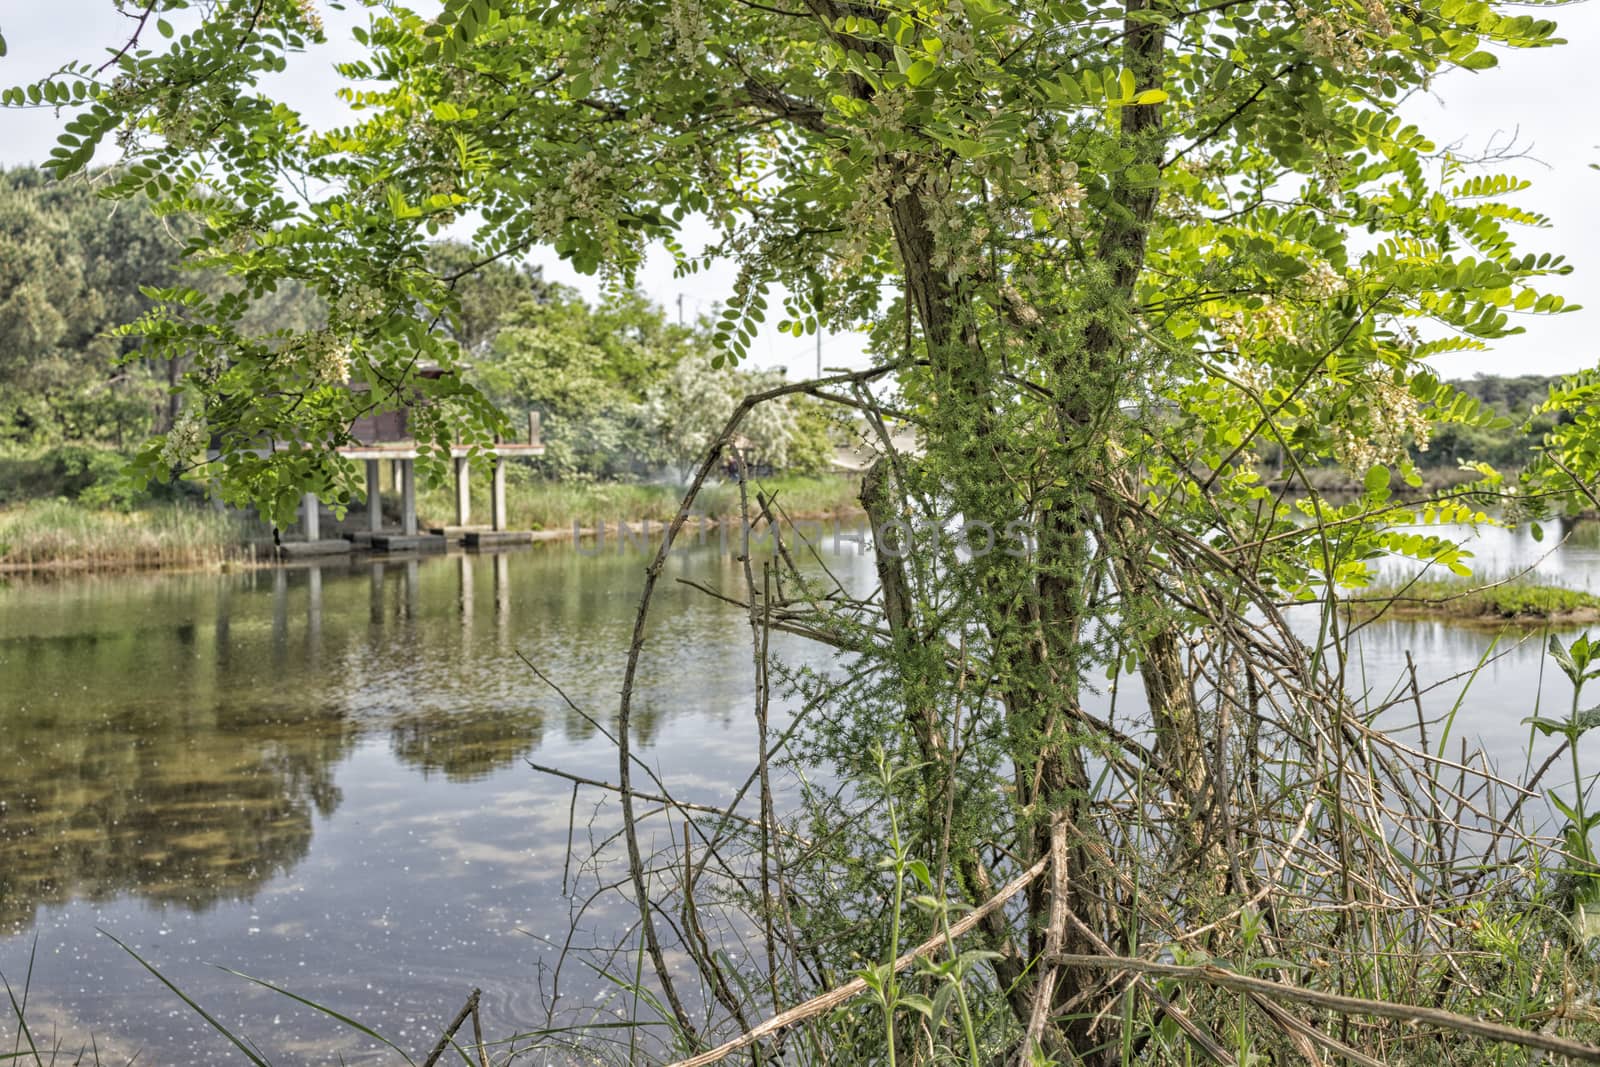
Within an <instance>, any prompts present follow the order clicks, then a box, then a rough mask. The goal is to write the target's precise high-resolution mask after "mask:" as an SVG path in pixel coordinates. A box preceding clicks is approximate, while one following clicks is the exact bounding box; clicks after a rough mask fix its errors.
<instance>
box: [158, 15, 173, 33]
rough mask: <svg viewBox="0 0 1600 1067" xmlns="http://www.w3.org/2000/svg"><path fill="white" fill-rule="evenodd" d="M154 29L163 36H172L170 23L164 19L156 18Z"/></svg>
mask: <svg viewBox="0 0 1600 1067" xmlns="http://www.w3.org/2000/svg"><path fill="white" fill-rule="evenodd" d="M156 31H157V32H158V33H160V34H161V36H163V37H171V36H172V23H170V22H168V21H167V20H166V19H156Z"/></svg>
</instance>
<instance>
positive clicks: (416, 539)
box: [372, 533, 448, 552]
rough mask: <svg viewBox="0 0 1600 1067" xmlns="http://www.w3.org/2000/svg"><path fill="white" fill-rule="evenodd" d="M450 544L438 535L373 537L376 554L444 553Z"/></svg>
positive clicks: (382, 535) (381, 534) (377, 535)
mask: <svg viewBox="0 0 1600 1067" xmlns="http://www.w3.org/2000/svg"><path fill="white" fill-rule="evenodd" d="M447 547H448V542H447V541H445V539H444V538H443V537H440V536H439V535H438V534H399V533H379V534H373V535H372V548H373V551H375V552H443V551H444V550H445V549H446V548H447Z"/></svg>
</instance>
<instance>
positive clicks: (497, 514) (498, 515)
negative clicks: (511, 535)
mask: <svg viewBox="0 0 1600 1067" xmlns="http://www.w3.org/2000/svg"><path fill="white" fill-rule="evenodd" d="M493 486H494V488H493V491H492V492H491V493H490V494H489V510H490V512H492V513H493V521H494V528H495V529H496V530H504V529H505V528H506V459H505V457H504V456H496V457H494V482H493Z"/></svg>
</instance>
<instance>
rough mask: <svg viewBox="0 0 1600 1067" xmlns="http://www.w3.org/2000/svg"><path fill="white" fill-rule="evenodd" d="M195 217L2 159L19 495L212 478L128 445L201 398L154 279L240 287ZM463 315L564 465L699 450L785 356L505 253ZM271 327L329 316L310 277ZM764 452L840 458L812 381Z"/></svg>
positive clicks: (756, 450) (451, 248) (500, 378)
mask: <svg viewBox="0 0 1600 1067" xmlns="http://www.w3.org/2000/svg"><path fill="white" fill-rule="evenodd" d="M175 227H181V223H178V222H173V221H169V220H157V219H156V218H155V217H154V216H153V215H152V214H151V213H150V212H149V211H147V210H145V209H144V208H143V206H142V205H139V204H124V205H118V206H116V207H115V209H114V210H113V205H111V204H109V203H108V202H106V201H104V200H101V199H100V198H99V197H98V196H97V194H96V192H95V181H94V180H77V181H72V182H65V183H62V182H53V181H50V180H48V179H47V178H46V177H45V176H44V175H43V173H42V172H40V171H38V170H35V169H32V168H18V169H13V170H0V508H3V507H7V506H11V505H15V504H17V503H19V502H21V501H26V500H39V499H49V500H55V499H65V500H69V501H74V502H77V503H80V504H83V505H86V506H89V507H94V508H117V509H122V510H127V509H130V508H134V507H139V506H144V505H149V504H155V503H168V504H170V503H175V502H181V501H182V500H183V499H185V498H197V497H198V495H199V492H198V490H197V489H193V488H191V489H189V490H188V491H185V489H184V488H182V487H181V485H180V487H178V488H171V487H167V488H161V487H156V488H155V489H153V490H152V489H136V488H134V487H131V486H129V485H125V484H122V482H121V481H120V480H119V478H118V473H119V471H120V469H121V467H122V462H123V458H124V456H125V455H126V454H127V452H128V450H131V449H132V448H134V447H135V446H137V445H138V444H139V443H140V442H142V441H143V440H144V439H145V438H146V437H147V436H148V435H150V434H152V433H164V432H166V431H167V430H168V429H170V428H171V427H172V425H173V422H174V420H176V419H177V417H178V414H179V411H180V409H181V405H182V402H183V401H182V396H181V392H180V391H179V390H177V389H176V388H175V386H176V385H177V383H178V382H179V381H180V379H181V377H182V375H183V373H184V372H185V371H186V370H187V369H188V368H187V367H186V366H185V365H184V363H183V361H182V360H159V361H151V360H146V359H143V358H141V355H140V350H139V348H138V347H137V343H136V342H135V341H134V340H132V339H129V338H124V337H120V336H117V335H116V333H115V329H116V327H117V326H119V325H121V324H124V323H127V322H130V321H132V320H133V319H134V318H136V317H137V316H138V315H140V314H141V313H143V312H144V311H146V310H148V309H149V307H150V306H151V301H150V300H149V299H148V298H147V297H145V296H144V295H142V294H141V291H140V287H141V286H157V287H161V286H173V285H179V284H184V285H193V286H195V287H197V288H200V289H202V290H204V291H209V292H221V291H222V290H224V289H226V288H227V287H228V285H229V284H230V283H229V282H227V281H226V280H225V279H223V278H221V277H217V276H208V275H204V274H196V273H194V272H183V271H179V270H177V269H176V268H175V267H174V266H173V262H174V261H175V260H176V258H177V256H178V254H179V250H180V246H181V243H182V240H183V237H184V234H183V233H182V232H181V229H177V228H175ZM432 254H433V256H434V262H433V263H432V264H431V266H432V267H433V269H434V270H436V271H437V272H438V273H440V274H441V275H446V276H448V275H451V274H453V273H455V272H458V271H462V270H464V269H465V268H467V267H468V266H469V265H472V261H473V257H472V255H471V253H470V252H469V250H468V249H466V248H465V247H463V246H459V245H455V244H451V243H448V242H444V243H440V244H436V245H435V246H433V251H432ZM456 291H457V295H458V296H459V298H460V300H461V313H460V316H459V318H458V319H457V320H456V321H454V322H450V323H445V324H442V325H441V327H440V328H441V329H442V330H444V331H446V332H448V333H450V334H451V336H453V337H454V339H455V340H457V341H458V342H460V344H461V345H462V347H463V348H464V349H465V350H466V351H467V352H468V353H469V358H470V361H471V370H470V371H469V373H470V374H471V375H472V376H473V377H474V379H475V380H476V382H477V384H479V385H480V386H481V387H482V388H483V390H484V391H485V393H486V394H487V395H488V396H489V397H490V398H491V399H492V400H493V401H494V402H495V403H496V404H497V405H498V406H500V408H501V409H502V410H503V411H504V412H505V413H506V415H507V417H508V418H509V419H510V421H511V425H512V427H513V429H514V430H516V431H518V432H526V430H525V428H526V426H527V416H528V412H529V411H538V412H539V413H540V415H541V416H542V431H543V439H544V441H545V443H546V446H547V451H546V454H545V455H544V457H542V458H541V459H539V460H536V461H534V462H533V463H532V464H531V467H532V469H531V471H529V473H530V474H533V475H536V476H538V477H542V478H545V479H562V480H569V481H570V480H577V481H583V482H627V481H633V480H637V479H638V478H640V477H641V476H643V475H647V474H651V473H653V472H656V471H659V470H661V469H662V468H673V467H682V466H683V465H685V464H686V463H688V462H689V461H690V459H691V458H693V457H695V456H697V455H698V454H699V453H700V451H701V450H703V449H704V448H705V446H706V444H707V443H708V442H709V441H710V439H711V436H712V435H713V434H714V433H715V431H716V430H717V429H720V425H721V422H722V421H723V420H725V419H726V417H727V416H728V414H729V413H731V412H732V410H733V407H734V405H735V404H736V403H737V402H738V400H739V398H741V397H743V396H744V395H745V394H746V393H749V392H752V391H755V390H759V389H763V388H768V387H770V386H771V385H772V384H774V383H775V382H776V381H778V380H780V379H781V377H782V374H781V372H771V371H768V372H759V371H758V372H750V371H744V372H738V371H733V370H721V369H714V368H713V367H712V366H711V356H710V353H711V348H710V343H709V336H708V333H707V330H706V329H704V328H703V326H702V325H701V324H698V323H691V324H685V325H680V324H677V323H674V322H671V321H669V320H668V318H667V317H666V315H665V314H664V313H663V312H662V310H661V309H660V308H658V307H656V306H655V305H653V304H651V303H650V302H649V301H648V300H647V299H646V298H644V297H643V296H642V295H640V294H638V293H636V292H623V293H619V294H615V295H613V296H612V297H611V298H609V299H608V300H607V301H606V302H605V303H604V304H602V305H601V306H598V307H593V306H590V305H589V304H587V303H585V302H584V301H583V300H582V299H580V298H579V297H578V296H577V294H576V293H574V292H573V291H572V290H570V289H566V288H564V287H562V286H558V285H553V284H550V283H548V282H546V281H545V280H544V279H543V278H542V277H541V276H540V274H539V272H538V271H537V270H535V269H531V268H527V267H523V266H518V265H514V264H502V263H494V264H490V265H488V266H487V267H481V268H480V269H478V270H477V271H475V272H472V273H468V274H465V275H464V276H463V277H462V278H461V280H460V282H459V284H458V285H457V287H456ZM250 314H251V316H252V317H253V318H254V319H256V320H258V321H256V322H255V323H254V325H253V326H252V327H251V328H253V329H259V330H261V331H262V332H268V331H271V330H274V329H305V328H307V327H308V326H314V325H316V324H317V323H319V322H321V321H322V320H323V319H324V318H325V317H326V311H325V308H324V307H323V305H322V302H321V301H320V300H319V299H318V298H317V297H316V296H315V295H313V294H311V293H310V292H308V291H306V290H303V289H298V288H285V289H283V290H280V292H279V293H277V294H276V295H275V296H274V297H273V298H272V299H271V300H269V301H267V302H266V303H265V304H264V305H259V306H256V307H253V308H252V311H251V313H250ZM742 447H743V448H744V449H745V450H746V453H747V458H749V459H750V460H752V461H753V462H757V463H760V464H761V465H763V466H764V467H768V468H771V469H773V470H781V471H784V472H788V473H794V474H808V473H816V472H820V471H823V470H826V469H827V467H828V465H829V462H830V460H831V457H832V451H833V448H832V443H831V440H830V436H829V426H828V424H827V422H826V421H825V420H824V419H823V418H822V416H821V415H820V413H819V409H818V408H816V407H815V406H813V405H811V404H809V403H806V402H803V401H800V400H796V401H795V402H792V403H789V404H780V405H776V406H770V407H764V408H762V409H761V410H760V411H759V412H758V413H757V416H756V417H755V418H753V419H752V420H750V421H749V422H747V423H746V426H745V429H744V441H743V443H742Z"/></svg>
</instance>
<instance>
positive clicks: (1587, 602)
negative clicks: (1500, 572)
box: [1350, 578, 1600, 626]
mask: <svg viewBox="0 0 1600 1067" xmlns="http://www.w3.org/2000/svg"><path fill="white" fill-rule="evenodd" d="M1350 604H1351V607H1352V608H1353V609H1354V610H1355V611H1356V612H1357V613H1358V614H1362V615H1372V614H1383V615H1385V616H1388V617H1392V618H1408V617H1409V618H1417V617H1422V618H1433V619H1450V620H1454V621H1457V622H1467V623H1474V622H1476V623H1489V624H1499V623H1505V622H1513V623H1519V624H1523V625H1531V626H1543V625H1548V624H1550V623H1567V624H1571V625H1583V624H1586V623H1592V622H1596V621H1600V596H1595V595H1594V594H1593V593H1586V592H1583V591H1582V590H1578V589H1568V588H1566V587H1565V586H1560V585H1546V584H1540V583H1538V582H1535V581H1532V580H1530V579H1526V578H1517V579H1513V580H1511V581H1505V582H1498V583H1495V582H1486V581H1485V580H1484V579H1481V578H1477V579H1467V578H1448V579H1445V578H1425V579H1421V580H1418V581H1415V582H1410V583H1396V584H1392V585H1384V586H1374V587H1371V588H1368V589H1362V590H1359V591H1357V592H1356V593H1354V594H1352V596H1351V597H1350Z"/></svg>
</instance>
